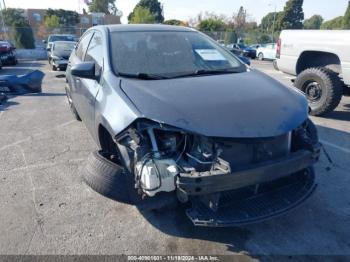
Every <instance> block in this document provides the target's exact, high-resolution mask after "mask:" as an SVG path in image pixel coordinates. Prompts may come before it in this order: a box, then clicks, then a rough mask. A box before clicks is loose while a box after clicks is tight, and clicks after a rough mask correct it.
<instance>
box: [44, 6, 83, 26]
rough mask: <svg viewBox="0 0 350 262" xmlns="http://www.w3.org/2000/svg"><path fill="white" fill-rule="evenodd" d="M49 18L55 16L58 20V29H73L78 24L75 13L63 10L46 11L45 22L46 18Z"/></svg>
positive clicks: (77, 16) (77, 17) (77, 15)
mask: <svg viewBox="0 0 350 262" xmlns="http://www.w3.org/2000/svg"><path fill="white" fill-rule="evenodd" d="M51 16H57V17H58V18H59V26H60V27H73V26H75V25H76V24H78V23H79V20H80V19H79V14H78V13H77V12H75V11H69V10H64V9H57V10H54V9H48V10H47V11H46V14H45V20H46V18H47V17H51ZM54 19H55V18H54Z"/></svg>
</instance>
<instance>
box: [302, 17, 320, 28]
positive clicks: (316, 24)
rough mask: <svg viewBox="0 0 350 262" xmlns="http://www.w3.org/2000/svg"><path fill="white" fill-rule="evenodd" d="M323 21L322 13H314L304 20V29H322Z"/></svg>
mask: <svg viewBox="0 0 350 262" xmlns="http://www.w3.org/2000/svg"><path fill="white" fill-rule="evenodd" d="M322 23H323V17H322V16H320V15H313V16H311V17H310V18H309V19H306V20H305V21H304V29H320V28H321V25H322Z"/></svg>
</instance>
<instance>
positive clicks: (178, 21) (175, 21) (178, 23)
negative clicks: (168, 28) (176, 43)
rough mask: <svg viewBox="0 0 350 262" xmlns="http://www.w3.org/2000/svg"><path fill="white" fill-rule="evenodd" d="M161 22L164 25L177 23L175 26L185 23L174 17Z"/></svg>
mask: <svg viewBox="0 0 350 262" xmlns="http://www.w3.org/2000/svg"><path fill="white" fill-rule="evenodd" d="M163 24H165V25H177V26H180V25H182V26H183V25H185V24H186V23H184V22H182V21H180V20H176V19H170V20H166V21H164V22H163Z"/></svg>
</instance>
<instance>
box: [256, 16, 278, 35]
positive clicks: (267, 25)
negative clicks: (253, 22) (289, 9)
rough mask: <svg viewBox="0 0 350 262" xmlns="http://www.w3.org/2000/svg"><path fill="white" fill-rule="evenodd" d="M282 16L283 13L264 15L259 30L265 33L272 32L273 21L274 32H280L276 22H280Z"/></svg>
mask: <svg viewBox="0 0 350 262" xmlns="http://www.w3.org/2000/svg"><path fill="white" fill-rule="evenodd" d="M282 14H283V12H276V13H275V12H271V13H268V14H267V15H265V16H264V17H263V18H262V20H261V24H260V25H259V27H260V29H261V30H263V31H265V32H272V28H273V20H274V19H275V31H281V28H280V26H279V23H278V21H279V20H281V17H282Z"/></svg>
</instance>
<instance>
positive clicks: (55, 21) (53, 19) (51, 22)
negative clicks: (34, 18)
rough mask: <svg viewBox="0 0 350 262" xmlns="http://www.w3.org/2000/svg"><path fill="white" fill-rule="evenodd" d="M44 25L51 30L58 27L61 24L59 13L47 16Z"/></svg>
mask: <svg viewBox="0 0 350 262" xmlns="http://www.w3.org/2000/svg"><path fill="white" fill-rule="evenodd" d="M44 25H45V26H46V27H47V28H48V29H50V30H52V29H55V28H58V27H59V26H60V18H59V17H58V16H57V15H51V16H46V17H45V19H44Z"/></svg>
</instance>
